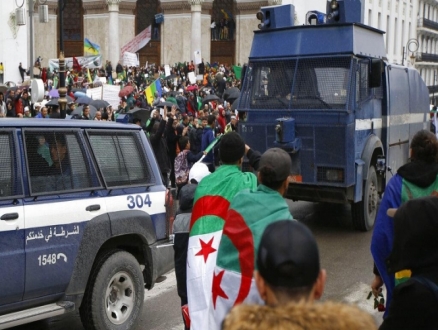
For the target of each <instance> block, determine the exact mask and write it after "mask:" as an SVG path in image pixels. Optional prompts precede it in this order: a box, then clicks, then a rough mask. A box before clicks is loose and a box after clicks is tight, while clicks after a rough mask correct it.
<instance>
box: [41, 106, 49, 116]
mask: <svg viewBox="0 0 438 330" xmlns="http://www.w3.org/2000/svg"><path fill="white" fill-rule="evenodd" d="M48 115H49V110H48V109H47V107H45V106H44V107H42V108H41V116H43V117H44V118H46V117H47V116H48Z"/></svg>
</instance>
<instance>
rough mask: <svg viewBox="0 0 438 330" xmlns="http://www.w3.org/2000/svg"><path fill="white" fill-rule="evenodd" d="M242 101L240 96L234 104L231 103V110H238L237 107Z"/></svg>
mask: <svg viewBox="0 0 438 330" xmlns="http://www.w3.org/2000/svg"><path fill="white" fill-rule="evenodd" d="M239 103H240V96H239V97H238V98H237V99H236V100H235V101H234V102H233V104H231V110H238V109H237V107H238V106H239Z"/></svg>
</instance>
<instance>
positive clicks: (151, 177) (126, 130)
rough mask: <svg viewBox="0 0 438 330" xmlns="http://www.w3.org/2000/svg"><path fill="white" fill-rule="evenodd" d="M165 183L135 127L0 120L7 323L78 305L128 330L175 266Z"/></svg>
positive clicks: (88, 317)
mask: <svg viewBox="0 0 438 330" xmlns="http://www.w3.org/2000/svg"><path fill="white" fill-rule="evenodd" d="M166 196H167V194H166V187H164V185H163V183H162V179H161V175H160V171H159V169H158V166H157V163H156V160H155V157H154V154H153V151H152V149H151V147H150V145H149V142H148V140H147V138H146V136H145V134H144V133H143V131H142V130H141V128H140V127H138V126H136V125H123V124H116V123H105V124H102V123H99V122H93V121H85V120H50V119H47V120H38V119H2V120H1V121H0V270H1V277H2V279H1V281H0V329H5V328H9V327H12V326H16V325H19V324H24V323H29V322H32V321H36V320H39V319H43V318H48V317H52V316H56V315H60V314H63V313H66V312H68V311H73V310H75V309H79V311H80V316H81V320H82V323H83V325H84V327H85V328H86V329H116V328H117V329H131V328H134V327H135V325H136V322H137V320H138V318H139V315H140V313H141V309H142V306H143V300H144V291H145V290H144V289H145V288H147V289H151V288H152V287H153V286H154V283H155V281H156V279H157V278H158V277H159V276H160V275H162V274H165V273H166V272H168V271H169V270H171V269H172V268H173V250H172V247H171V245H170V244H168V243H169V223H168V216H167V214H168V213H167V212H166V202H167V199H166Z"/></svg>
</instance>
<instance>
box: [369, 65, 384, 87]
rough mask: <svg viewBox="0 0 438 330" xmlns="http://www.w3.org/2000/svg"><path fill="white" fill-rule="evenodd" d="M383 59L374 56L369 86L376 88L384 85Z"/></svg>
mask: <svg viewBox="0 0 438 330" xmlns="http://www.w3.org/2000/svg"><path fill="white" fill-rule="evenodd" d="M382 72H383V61H382V60H381V59H378V58H372V59H371V61H370V75H369V87H370V88H375V87H380V86H381V85H382Z"/></svg>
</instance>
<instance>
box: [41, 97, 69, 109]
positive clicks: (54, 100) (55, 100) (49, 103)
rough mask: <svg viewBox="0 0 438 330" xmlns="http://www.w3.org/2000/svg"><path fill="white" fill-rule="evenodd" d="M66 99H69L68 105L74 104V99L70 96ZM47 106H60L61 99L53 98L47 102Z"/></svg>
mask: <svg viewBox="0 0 438 330" xmlns="http://www.w3.org/2000/svg"><path fill="white" fill-rule="evenodd" d="M65 98H66V99H67V103H71V102H73V99H72V98H71V97H70V96H68V95H66V96H65ZM45 105H46V106H52V107H53V106H56V107H57V106H58V105H59V97H53V98H52V99H51V100H50V101H49V102H47V103H46V104H45Z"/></svg>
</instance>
